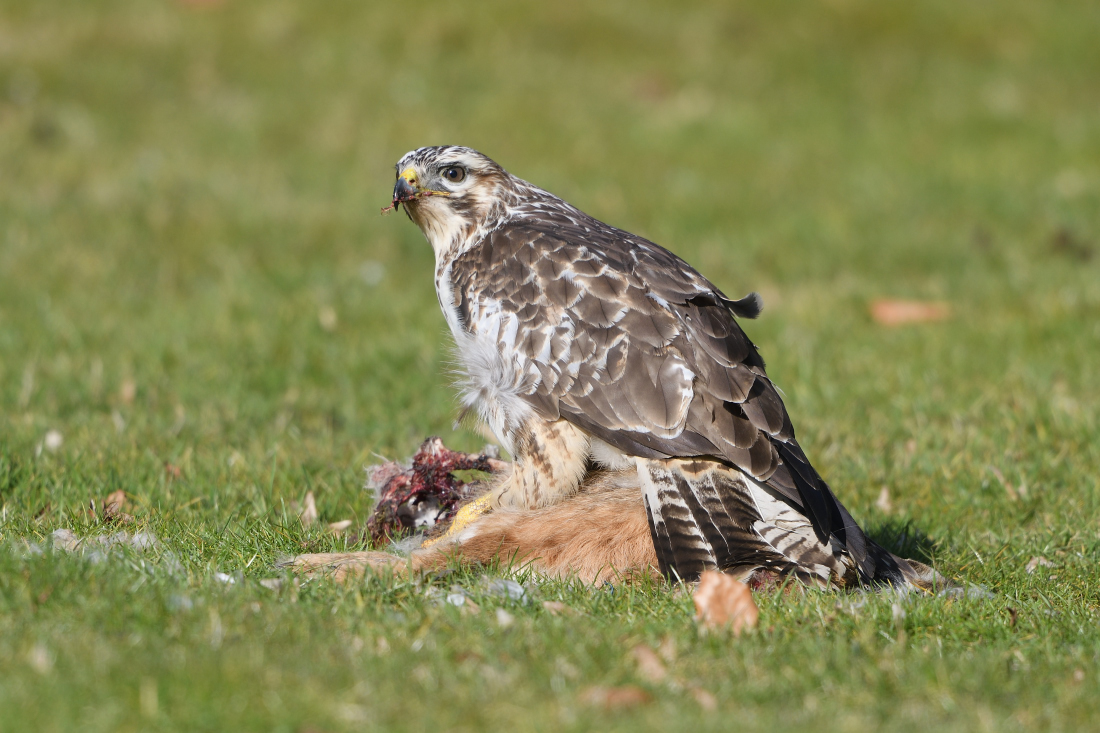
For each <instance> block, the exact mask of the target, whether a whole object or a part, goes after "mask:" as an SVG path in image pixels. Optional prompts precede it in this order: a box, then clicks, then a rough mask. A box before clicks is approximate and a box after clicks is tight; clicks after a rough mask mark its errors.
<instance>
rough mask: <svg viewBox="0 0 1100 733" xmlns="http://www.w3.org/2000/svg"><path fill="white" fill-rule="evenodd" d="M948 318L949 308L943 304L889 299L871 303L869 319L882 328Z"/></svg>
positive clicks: (949, 314)
mask: <svg viewBox="0 0 1100 733" xmlns="http://www.w3.org/2000/svg"><path fill="white" fill-rule="evenodd" d="M950 317H951V308H950V307H949V306H948V305H947V303H943V302H937V301H925V300H891V299H889V298H880V299H879V300H873V301H871V318H872V319H873V320H874V321H875V323H878V324H880V325H883V326H901V325H903V324H906V323H928V322H930V321H944V320H947V319H948V318H950Z"/></svg>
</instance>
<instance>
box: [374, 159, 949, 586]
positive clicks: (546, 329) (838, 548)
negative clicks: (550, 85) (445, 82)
mask: <svg viewBox="0 0 1100 733" xmlns="http://www.w3.org/2000/svg"><path fill="white" fill-rule="evenodd" d="M396 168H397V180H396V185H395V187H394V194H393V205H394V206H397V207H400V206H404V207H405V211H406V213H407V214H408V216H409V218H410V219H412V221H413V222H415V223H416V225H417V226H418V227H419V228H420V229H421V231H422V232H423V233H424V235H425V236H426V237H427V239H428V242H429V243H430V244H431V246H432V249H433V250H434V252H435V287H436V292H437V294H438V297H439V305H440V307H441V308H442V310H443V315H444V317H445V318H446V321H447V324H448V326H449V327H450V330H451V333H452V334H453V336H454V340H455V344H456V352H457V359H458V362H459V363H460V366H461V371H462V373H463V376H462V379H461V389H462V400H463V402H464V404H465V405H466V406H467V407H468V408H471V409H475V410H476V411H477V413H478V415H480V417H481V419H482V420H484V422H485V423H486V424H487V425H488V427H489V428H490V429H491V430H492V432H493V434H494V435H495V436H496V438H497V439H498V440H499V442H500V444H501V446H503V447H504V449H505V450H507V451H508V452H509V453H510V454H511V456H512V458H513V463H512V468H511V470H510V471H506V472H504V475H503V476H502V477H501V478H499V479H498V480H497V482H496V485H495V486H494V487H493V489H492V491H491V493H490V495H489V496H488V497H487V498H486V499H485V500H484V501H482V502H481V503H480V507H481V509H482V510H484V509H488V510H499V511H506V512H507V511H526V510H535V511H537V510H540V509H543V508H546V507H551V506H553V505H555V504H559V503H561V502H563V501H567V500H568V499H569V498H570V497H571V496H573V495H575V494H576V493H577V492H578V491H582V490H584V489H583V488H582V486H583V484H584V482H585V481H586V477H587V476H590V475H592V474H593V472H600V471H604V472H617V474H618V475H628V476H629V477H630V480H631V481H632V482H633V484H632V485H633V486H636V488H637V496H638V499H637V500H638V501H639V502H641V503H643V504H644V508H645V516H646V517H647V519H648V524H649V530H650V535H651V538H652V543H653V549H654V551H655V555H656V559H657V562H658V564H659V568H660V571H661V572H662V573H663V574H665V575H666V576H668V577H670V578H672V579H682V580H693V579H697V578H698V577H699V575H700V574H701V573H702V572H703V571H704V570H708V569H717V570H723V571H729V572H735V573H737V572H739V573H742V574H745V573H751V572H752V571H755V570H764V571H768V572H771V573H775V574H777V575H791V574H793V575H795V576H796V577H799V578H802V579H807V580H812V581H817V582H819V583H824V584H826V585H832V586H839V587H853V586H857V585H868V584H870V585H874V584H883V583H888V584H892V585H897V586H905V585H907V584H914V585H924V583H923V582H922V581H925V580H927V578H928V575H927V572H926V571H928V569H927V568H925V567H924V566H922V565H920V564H919V563H915V562H911V561H907V560H904V559H902V558H899V557H896V556H894V555H892V554H891V553H889V552H887V551H886V550H885V549H883V548H881V547H880V546H878V545H877V544H875V543H874V542H872V541H871V540H870V539H868V538H867V536H866V535H865V534H864V532H863V530H862V529H860V527H859V525H858V524H856V522H855V520H854V519H853V518H852V516H851V515H850V514H849V513H848V511H847V510H846V509H845V508H844V506H843V505H842V504H841V503H840V501H838V500H837V498H836V496H834V494H833V492H832V491H831V490H830V488H829V486H828V484H827V483H826V482H825V481H824V480H823V479H822V478H821V476H820V475H819V474H818V473H817V471H816V470H814V467H813V466H812V465H811V464H810V461H809V460H808V459H807V457H806V454H805V452H803V450H802V448H801V447H800V446H799V444H798V441H797V440H796V439H795V431H794V428H793V427H792V426H791V421H790V418H789V417H788V415H787V411H786V409H785V408H784V406H783V401H782V399H781V398H780V395H779V392H778V391H777V390H776V388H775V386H774V385H773V384H772V382H771V380H770V379H769V378H768V375H767V372H766V371H765V368H764V360H763V359H762V358H761V356H760V354H759V353H758V352H757V348H756V346H755V345H754V344H753V343H752V341H750V340H749V338H748V336H746V335H745V332H744V331H743V330H742V329H741V326H740V325H739V324H738V321H737V318H738V317H740V318H748V319H751V318H755V317H757V315H759V313H760V311H761V300H760V298H759V297H758V296H757V295H756V294H755V293H752V294H750V295H748V296H746V297H743V298H730V297H728V296H727V295H726V294H724V293H723V292H722V291H721V290H719V289H718V288H717V287H716V286H715V285H714V284H713V283H711V282H710V281H709V280H707V278H705V277H704V276H703V275H701V274H699V273H698V272H697V271H696V270H695V269H694V268H692V267H691V266H690V265H689V264H687V263H686V262H684V261H683V260H682V259H680V258H679V257H677V256H676V255H674V254H672V253H671V252H669V251H668V250H666V249H664V248H663V247H660V246H658V245H657V244H654V243H653V242H650V241H648V240H646V239H644V238H642V237H639V236H636V235H634V234H631V233H629V232H626V231H623V230H621V229H616V228H615V227H613V226H610V225H608V224H605V223H603V222H601V221H598V220H597V219H595V218H593V217H591V216H589V215H587V214H585V213H584V212H582V211H580V210H579V209H577V208H576V207H574V206H572V205H570V204H568V203H566V202H565V201H563V200H561V199H560V198H558V197H556V196H554V195H552V194H550V193H548V192H547V191H544V190H542V189H540V188H538V187H537V186H534V185H532V184H530V183H527V182H526V181H523V180H521V179H519V178H517V177H516V176H513V175H512V174H510V173H508V172H507V171H505V170H504V169H503V168H502V167H501V166H499V165H498V164H497V163H495V162H494V161H492V160H490V159H489V158H488V157H486V156H485V155H483V154H481V153H479V152H477V151H476V150H473V149H470V148H466V147H458V146H439V147H424V148H420V149H418V150H414V151H412V152H409V153H408V154H406V155H405V156H404V157H402V158H401V160H400V162H398V164H397V166H396ZM604 483H606V482H604ZM597 484H598V482H597ZM599 485H602V484H599ZM598 498H599V497H598V496H596V497H592V496H589V497H588V501H595V500H598Z"/></svg>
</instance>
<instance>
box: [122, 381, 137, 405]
mask: <svg viewBox="0 0 1100 733" xmlns="http://www.w3.org/2000/svg"><path fill="white" fill-rule="evenodd" d="M136 396H137V384H136V383H135V382H134V380H132V379H130V378H126V379H123V380H122V385H121V386H120V387H119V388H118V398H119V399H120V400H122V404H124V405H129V404H130V403H132V402H133V401H134V397H136Z"/></svg>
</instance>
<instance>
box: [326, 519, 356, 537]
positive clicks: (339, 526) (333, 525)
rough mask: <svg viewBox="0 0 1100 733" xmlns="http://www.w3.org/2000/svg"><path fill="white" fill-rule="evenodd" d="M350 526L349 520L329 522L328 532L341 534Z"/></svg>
mask: <svg viewBox="0 0 1100 733" xmlns="http://www.w3.org/2000/svg"><path fill="white" fill-rule="evenodd" d="M351 524H352V522H351V520H350V519H341V520H340V521H339V522H330V523H329V525H328V531H329V532H332V533H333V534H336V535H341V534H343V533H344V532H345V531H346V530H347V528H348V527H350V526H351Z"/></svg>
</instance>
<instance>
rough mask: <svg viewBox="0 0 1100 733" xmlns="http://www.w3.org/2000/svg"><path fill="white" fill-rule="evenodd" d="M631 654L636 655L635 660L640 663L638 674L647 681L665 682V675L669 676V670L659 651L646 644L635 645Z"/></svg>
mask: <svg viewBox="0 0 1100 733" xmlns="http://www.w3.org/2000/svg"><path fill="white" fill-rule="evenodd" d="M630 656H632V657H634V662H635V663H636V664H637V665H638V674H640V675H641V676H642V677H643V678H645V679H646V681H648V682H654V683H656V682H663V681H664V679H665V677H668V671H667V670H665V665H663V664H661V660H660V659H659V658H658V657H657V652H655V651H653V650H652V649H650V648H649V647H648V646H646V645H645V644H639V645H638V646H636V647H634V648H633V649H632V650H631V651H630Z"/></svg>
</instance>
